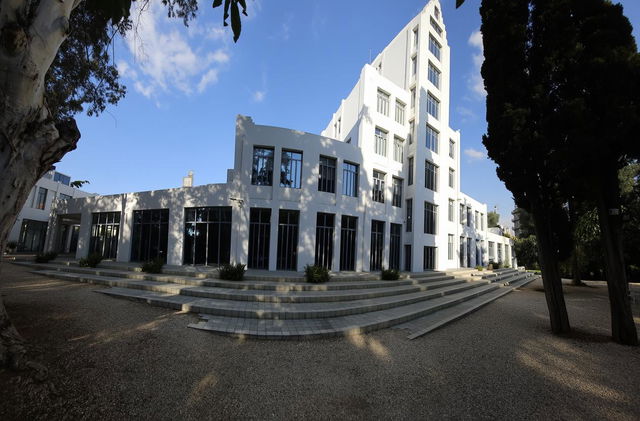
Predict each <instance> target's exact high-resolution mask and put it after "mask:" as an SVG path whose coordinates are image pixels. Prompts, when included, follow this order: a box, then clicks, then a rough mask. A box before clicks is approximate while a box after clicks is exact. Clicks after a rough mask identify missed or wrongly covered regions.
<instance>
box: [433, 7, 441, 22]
mask: <svg viewBox="0 0 640 421" xmlns="http://www.w3.org/2000/svg"><path fill="white" fill-rule="evenodd" d="M433 15H434V16H435V17H436V19H437V20H440V9H438V6H435V7H434V8H433Z"/></svg>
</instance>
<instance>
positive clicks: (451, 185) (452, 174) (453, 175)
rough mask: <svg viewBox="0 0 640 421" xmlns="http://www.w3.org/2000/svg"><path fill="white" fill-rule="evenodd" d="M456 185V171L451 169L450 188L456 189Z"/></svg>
mask: <svg viewBox="0 0 640 421" xmlns="http://www.w3.org/2000/svg"><path fill="white" fill-rule="evenodd" d="M455 183H456V171H455V170H454V169H453V168H449V187H451V188H454V186H455Z"/></svg>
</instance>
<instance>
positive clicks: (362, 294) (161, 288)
mask: <svg viewBox="0 0 640 421" xmlns="http://www.w3.org/2000/svg"><path fill="white" fill-rule="evenodd" d="M33 273H36V274H39V275H43V276H48V277H51V278H55V279H62V280H67V281H74V282H85V283H91V284H97V285H104V286H110V287H120V288H131V289H138V290H144V291H152V292H160V293H167V294H180V295H186V296H191V297H201V298H214V299H222V300H236V301H257V302H271V303H313V302H336V301H355V300H363V299H369V298H378V297H387V296H393V295H402V294H408V293H413V292H421V291H429V290H435V289H438V288H442V287H447V286H452V285H458V284H462V283H465V281H464V280H462V279H451V280H444V281H437V282H435V281H434V282H423V283H417V284H415V285H413V284H412V285H400V286H389V285H388V284H386V288H367V289H364V288H359V289H341V290H324V291H295V290H293V291H292V290H287V291H279V290H275V291H269V290H267V291H265V290H256V289H253V290H252V289H247V290H239V289H237V288H221V287H211V286H206V285H203V286H191V285H184V284H178V283H164V282H156V281H147V280H131V279H127V278H118V277H109V276H101V275H93V274H81V273H71V272H63V271H56V270H52V271H46V270H41V271H33ZM234 286H235V285H234Z"/></svg>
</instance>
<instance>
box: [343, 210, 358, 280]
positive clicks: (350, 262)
mask: <svg viewBox="0 0 640 421" xmlns="http://www.w3.org/2000/svg"><path fill="white" fill-rule="evenodd" d="M357 232H358V218H357V217H356V216H348V215H342V226H341V228H340V270H356V241H357V235H356V234H357Z"/></svg>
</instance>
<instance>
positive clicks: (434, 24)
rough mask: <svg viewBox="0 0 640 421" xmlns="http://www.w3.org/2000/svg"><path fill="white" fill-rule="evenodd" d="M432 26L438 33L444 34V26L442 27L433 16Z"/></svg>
mask: <svg viewBox="0 0 640 421" xmlns="http://www.w3.org/2000/svg"><path fill="white" fill-rule="evenodd" d="M431 27H432V28H433V30H434V31H436V33H437V34H438V35H442V28H440V25H438V24H437V23H436V21H435V20H433V18H431Z"/></svg>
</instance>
